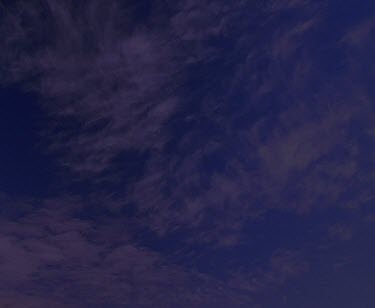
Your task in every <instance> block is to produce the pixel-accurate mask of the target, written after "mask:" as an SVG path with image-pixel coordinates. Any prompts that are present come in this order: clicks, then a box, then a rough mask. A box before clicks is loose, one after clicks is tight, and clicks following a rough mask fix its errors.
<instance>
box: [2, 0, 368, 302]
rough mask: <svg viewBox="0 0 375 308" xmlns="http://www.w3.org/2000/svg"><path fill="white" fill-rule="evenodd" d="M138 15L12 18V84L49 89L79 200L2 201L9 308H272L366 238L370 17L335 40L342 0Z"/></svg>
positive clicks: (42, 9)
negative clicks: (330, 258) (361, 232)
mask: <svg viewBox="0 0 375 308" xmlns="http://www.w3.org/2000/svg"><path fill="white" fill-rule="evenodd" d="M136 9H137V4H134V3H133V2H132V1H128V2H126V3H122V2H121V1H91V2H90V3H84V4H77V3H75V2H73V1H64V2H61V1H54V0H49V1H45V2H42V1H40V2H38V1H36V2H34V3H30V2H25V1H16V2H15V4H13V5H10V6H9V8H8V10H9V11H8V13H6V12H4V13H2V14H3V17H4V18H3V22H2V23H1V26H0V33H1V35H2V36H3V37H5V41H4V46H5V48H4V49H3V51H1V52H0V59H1V63H2V64H3V66H4V67H5V68H6V71H7V72H6V73H5V74H4V75H2V78H3V81H4V82H6V83H12V82H18V81H22V82H24V83H27V84H28V87H29V88H31V90H32V91H35V92H36V93H37V94H38V97H39V98H40V104H41V105H42V106H43V108H44V110H45V112H46V114H48V116H49V117H50V127H49V128H50V130H46V131H44V132H43V133H44V136H45V143H46V147H47V148H48V151H51V152H53V153H55V155H56V156H54V157H57V160H58V162H59V163H60V164H61V166H62V167H63V169H64V180H65V182H64V183H66V182H67V183H68V185H67V187H68V188H66V187H65V188H64V191H65V194H66V195H68V197H67V198H65V197H63V196H62V195H60V196H59V197H56V198H55V199H51V200H33V201H32V202H30V201H27V200H26V201H14V200H11V199H9V198H8V197H4V198H2V199H1V200H0V201H2V203H4V207H3V208H4V211H3V212H2V217H3V223H2V227H1V234H2V236H1V245H0V246H1V255H2V260H3V262H2V263H1V271H2V273H4V275H3V277H2V279H1V285H2V286H3V287H2V290H3V291H1V292H2V293H0V295H1V297H2V298H3V302H4V305H6V304H8V305H13V306H15V307H18V306H22V305H23V303H25V302H29V303H30V305H34V306H38V305H39V307H44V306H47V305H54V306H56V307H58V305H62V307H81V306H83V307H86V306H87V307H107V306H108V307H122V306H124V305H125V306H126V305H129V304H131V305H132V307H152V305H153V304H154V303H159V305H158V306H160V307H175V306H176V305H177V304H178V305H185V306H187V307H188V306H189V307H211V306H215V307H220V305H221V306H222V307H248V305H254V307H261V306H257V304H258V302H257V299H259V297H261V296H264V294H265V293H267V292H268V291H270V290H273V289H274V288H276V286H279V285H284V284H287V283H288V281H289V279H291V280H292V281H293V279H298V278H299V277H300V276H303V275H306V273H307V272H308V271H309V270H310V269H311V266H309V265H310V263H313V262H316V259H315V260H312V257H311V256H313V255H315V254H316V253H317V251H321V250H319V249H321V246H324V245H325V247H326V248H325V249H328V250H329V247H331V245H336V244H332V243H331V242H330V241H332V242H335V243H337V242H340V243H341V242H350V241H351V240H353V239H354V238H355V234H356V232H355V229H356V227H355V224H356V223H358V221H356V222H353V221H352V219H357V218H358V217H362V216H361V215H362V211H363V212H366V211H367V208H368V204H369V202H370V201H371V200H372V199H371V196H372V195H373V193H372V192H373V189H374V169H373V164H372V163H371V157H372V156H373V151H374V147H373V146H374V144H373V137H374V131H375V128H374V125H373V123H375V122H374V121H373V120H374V112H373V107H372V99H373V93H372V92H371V88H370V86H369V85H368V82H366V81H364V77H363V75H364V74H363V72H364V69H365V68H364V66H366V65H367V64H366V65H364V62H366V63H367V62H368V65H370V66H371V64H370V63H369V62H370V61H367V60H369V59H370V52H368V50H371V46H372V45H371V39H370V37H371V33H372V31H373V26H374V23H373V21H372V20H371V19H366V21H365V22H363V20H362V21H360V22H350V23H348V24H343V25H342V27H340V28H339V29H337V28H334V27H332V28H331V27H330V20H331V18H332V16H333V17H335V16H336V15H335V13H334V12H333V9H332V8H331V7H330V6H329V5H326V4H317V3H312V2H311V1H298V0H296V1H266V2H264V3H262V4H259V3H253V2H252V1H238V2H236V3H234V4H233V5H228V4H227V3H224V2H223V1H203V2H199V1H177V2H173V3H172V2H170V1H166V2H165V3H164V4H163V5H161V4H152V5H150V9H149V10H148V11H147V12H144V15H142V16H141V17H139V16H138V17H137V18H136V17H134V16H136V15H137V14H135V13H136ZM321 11H324V12H326V13H327V14H320V12H321ZM290 15H292V16H293V18H289V17H290ZM288 16H289V17H288ZM250 17H251V18H250ZM326 29H331V30H329V31H326ZM322 31H323V32H324V31H326V32H324V33H326V35H322ZM327 32H328V33H327ZM363 46H366V48H364V47H363ZM322 72H323V73H322ZM132 155H133V156H132ZM134 157H135V158H134ZM132 159H133V160H138V161H140V162H139V164H138V165H137V168H136V169H137V170H135V171H132V172H133V173H134V174H133V173H132V176H130V175H129V174H130V173H131V172H130V171H128V170H126V169H127V168H128V167H129V165H130V163H129V164H127V162H128V161H131V162H132ZM129 168H130V167H129ZM77 183H78V184H77ZM75 185H78V186H77V187H78V188H77V187H75ZM80 185H82V186H83V187H84V188H83V189H82V191H80V187H82V186H80ZM72 187H73V192H70V191H69V189H70V188H72ZM77 190H78V193H77ZM83 191H84V192H83ZM87 191H88V193H87ZM77 195H80V197H77ZM15 202H17V208H20V209H21V208H22V210H20V211H19V212H18V213H14V210H13V209H12V208H13V204H16V203H15ZM334 211H336V212H337V213H339V214H338V217H348V216H350V215H352V216H353V217H355V218H345V219H347V220H348V221H344V222H342V221H337V219H336V218H332V217H331V216H329V214H328V213H332V212H334ZM9 213H10V214H9ZM275 213H276V214H275ZM279 213H282V214H281V215H280V216H277V217H280V219H281V222H280V224H281V225H283V224H284V225H283V228H280V230H279V231H276V230H277V229H276V228H277V226H275V225H277V223H278V221H276V222H275V219H274V218H273V215H279ZM288 215H289V216H288ZM363 215H364V217H371V213H367V212H366V213H364V214H363ZM286 217H288V218H286ZM314 217H320V219H321V220H320V221H319V222H317V223H316V224H315V225H314V224H311V220H313V219H314ZM283 219H285V221H284V220H283ZM360 219H362V218H360ZM269 221H271V223H270V222H269ZM301 221H303V222H306V226H305V225H302V226H301ZM291 222H292V223H295V224H296V225H297V226H298V228H299V229H298V230H297V231H288V230H289V229H288V228H287V225H288V224H291ZM268 223H270V225H267V224H268ZM271 224H272V225H271ZM252 226H258V228H259V230H261V231H259V230H258V232H259V233H261V234H257V233H256V232H255V231H254V233H251V234H250V233H249V229H251V227H252ZM254 228H255V227H254ZM251 230H252V229H251ZM252 232H253V231H252ZM295 233H300V234H302V235H303V236H306V238H309V239H310V241H307V240H303V239H302V240H301V238H299V237H298V236H296V235H295ZM147 236H150V237H151V238H153V239H154V240H155V243H157V244H155V243H149V242H148V241H147V239H145V237H147ZM176 238H177V239H176ZM274 239H280V240H279V241H278V240H274ZM267 241H269V243H268V242H267ZM284 241H285V243H284ZM286 242H287V243H286ZM252 245H254V247H253V246H252ZM165 247H167V248H165ZM249 247H250V248H249ZM327 247H328V248H327ZM231 252H232V256H233V255H237V254H238V255H240V254H242V256H243V257H238V258H234V257H233V260H232V262H227V261H225V260H224V261H223V260H222V259H220V258H221V254H222V255H224V256H225V255H226V254H228V255H229V256H230V253H231ZM327 254H328V252H327ZM258 255H259V256H263V257H258ZM259 258H261V260H262V261H258V259H259ZM223 259H224V258H223ZM245 259H246V260H245ZM202 260H203V261H202ZM202 262H203V263H204V264H211V265H210V266H211V269H204V270H202V268H201V265H200V264H201V263H202ZM215 262H216V263H215ZM254 264H255V265H254ZM210 266H209V265H207V266H206V267H207V268H210ZM215 266H216V267H215ZM218 267H221V268H220V270H218V269H217V268H218ZM212 268H216V272H215V270H212ZM218 271H219V272H220V273H219V274H218V273H217V272H218ZM220 275H222V276H220ZM218 276H219V277H218ZM17 290H20V291H17ZM46 292H48V293H49V296H48V297H46V295H45V294H46ZM20 293H21V294H23V295H22V296H18V295H19V294H20ZM34 303H35V304H34ZM51 303H52V304H51Z"/></svg>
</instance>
